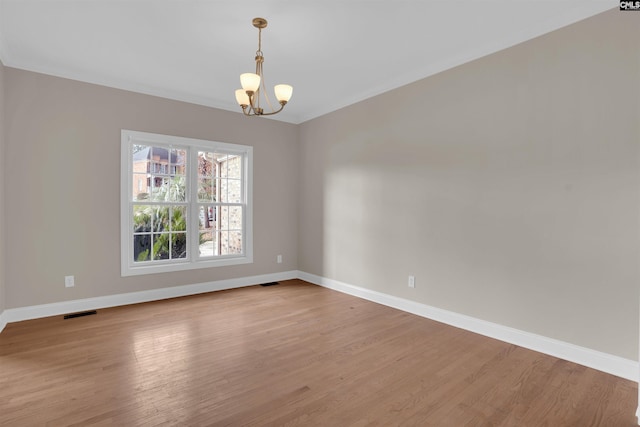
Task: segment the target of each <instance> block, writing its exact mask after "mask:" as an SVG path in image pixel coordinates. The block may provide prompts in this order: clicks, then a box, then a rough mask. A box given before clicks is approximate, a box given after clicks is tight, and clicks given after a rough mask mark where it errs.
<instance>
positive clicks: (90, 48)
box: [0, 0, 618, 123]
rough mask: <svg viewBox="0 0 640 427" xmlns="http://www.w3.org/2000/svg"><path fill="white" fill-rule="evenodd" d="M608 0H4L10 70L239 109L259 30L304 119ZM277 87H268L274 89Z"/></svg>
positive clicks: (275, 72)
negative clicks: (262, 24)
mask: <svg viewBox="0 0 640 427" xmlns="http://www.w3.org/2000/svg"><path fill="white" fill-rule="evenodd" d="M617 5H618V2H617V1H610V0H464V1H459V0H458V1H456V0H422V1H418V0H413V1H411V0H396V1H390V0H387V1H365V0H344V1H336V0H308V1H305V0H288V1H285V0H281V1H269V0H261V1H257V0H228V1H214V0H197V1H196V0H126V1H125V0H0V59H2V62H3V63H4V64H5V65H6V66H9V67H14V68H20V69H25V70H31V71H37V72H40V73H45V74H51V75H55V76H60V77H66V78H71V79H76V80H81V81H86V82H90V83H97V84H102V85H106V86H111V87H116V88H121V89H127V90H132V91H136V92H142V93H147V94H152V95H158V96H163V97H167V98H172V99H178V100H182V101H188V102H193V103H197V104H202V105H207V106H212V107H217V108H222V109H225V110H231V111H239V107H238V106H237V104H236V103H235V97H234V90H235V89H236V88H239V87H240V82H239V78H238V76H239V74H240V73H242V72H250V71H253V70H254V68H255V65H254V56H255V51H256V49H257V43H258V41H257V39H258V31H257V30H256V29H255V28H254V27H253V26H252V25H251V20H252V19H253V18H254V17H257V16H260V17H264V18H266V19H267V20H268V21H269V26H268V27H267V28H266V29H265V30H263V33H262V50H263V52H264V56H265V63H264V72H265V81H266V83H267V85H268V87H272V86H273V85H275V84H277V83H289V84H291V85H293V87H294V91H293V97H292V99H291V102H290V103H289V104H288V105H287V106H286V108H285V111H284V112H282V113H280V114H278V115H276V116H273V117H274V118H276V119H279V120H283V121H287V122H292V123H300V122H303V121H305V120H309V119H311V118H314V117H317V116H320V115H322V114H325V113H328V112H330V111H333V110H336V109H338V108H341V107H344V106H347V105H350V104H352V103H355V102H358V101H361V100H363V99H366V98H368V97H371V96H373V95H377V94H379V93H382V92H385V91H387V90H390V89H393V88H396V87H398V86H402V85H405V84H407V83H410V82H413V81H416V80H419V79H421V78H424V77H427V76H429V75H432V74H435V73H437V72H440V71H443V70H446V69H448V68H451V67H454V66H457V65H460V64H462V63H464V62H468V61H470V60H473V59H475V58H478V57H481V56H484V55H487V54H490V53H492V52H495V51H498V50H501V49H504V48H506V47H509V46H512V45H514V44H517V43H520V42H522V41H525V40H528V39H531V38H533V37H536V36H538V35H541V34H544V33H546V32H549V31H552V30H554V29H557V28H560V27H562V26H565V25H568V24H571V23H573V22H576V21H579V20H581V19H584V18H587V17H589V16H592V15H595V14H597V13H600V12H603V11H605V10H607V9H610V8H613V7H617ZM269 90H271V89H269Z"/></svg>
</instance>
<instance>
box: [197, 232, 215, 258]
mask: <svg viewBox="0 0 640 427" xmlns="http://www.w3.org/2000/svg"><path fill="white" fill-rule="evenodd" d="M216 235H217V233H216V232H215V231H208V232H204V233H202V232H201V233H200V246H199V248H200V256H203V257H204V256H214V255H218V248H217V239H216Z"/></svg>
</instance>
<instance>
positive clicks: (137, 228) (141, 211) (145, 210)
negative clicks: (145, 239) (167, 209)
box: [133, 205, 153, 233]
mask: <svg viewBox="0 0 640 427" xmlns="http://www.w3.org/2000/svg"><path fill="white" fill-rule="evenodd" d="M152 215H153V213H152V210H151V208H149V206H144V205H133V232H134V233H144V232H149V231H151V217H152Z"/></svg>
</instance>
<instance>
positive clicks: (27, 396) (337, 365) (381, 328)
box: [0, 280, 638, 427]
mask: <svg viewBox="0 0 640 427" xmlns="http://www.w3.org/2000/svg"><path fill="white" fill-rule="evenodd" d="M637 394H638V391H637V385H636V384H635V383H633V382H631V381H627V380H624V379H620V378H617V377H614V376H611V375H607V374H604V373H602V372H599V371H595V370H593V369H589V368H585V367H583V366H580V365H576V364H573V363H570V362H566V361H563V360H560V359H556V358H554V357H550V356H545V355H543V354H540V353H536V352H534V351H530V350H526V349H523V348H520V347H517V346H514V345H510V344H506V343H503V342H500V341H496V340H493V339H490V338H486V337H483V336H479V335H475V334H473V333H470V332H466V331H464V330H460V329H457V328H453V327H450V326H446V325H443V324H440V323H437V322H434V321H430V320H427V319H424V318H421V317H418V316H414V315H411V314H408V313H404V312H401V311H398V310H395V309H392V308H388V307H385V306H382V305H378V304H375V303H372V302H368V301H365V300H360V299H358V298H355V297H351V296H349V295H344V294H341V293H338V292H335V291H331V290H328V289H324V288H321V287H318V286H314V285H310V284H308V283H305V282H302V281H299V280H291V281H286V282H281V283H280V284H279V285H277V286H270V287H261V286H253V287H248V288H241V289H235V290H230V291H223V292H215V293H210V294H204V295H199V296H193V297H186V298H177V299H172V300H165V301H158V302H153V303H146V304H138V305H133V306H127V307H118V308H111V309H104V310H99V311H98V314H97V315H94V316H87V317H80V318H75V319H68V320H63V319H62V316H60V317H56V318H46V319H38V320H31V321H25V322H20V323H13V324H9V325H8V326H7V327H6V329H5V330H4V331H3V332H2V333H1V334H0V425H2V426H37V425H51V426H68V425H72V426H94V425H95V426H98V425H99V426H105V425H117V426H156V425H180V426H199V425H211V426H281V425H286V426H396V425H398V426H438V427H441V426H456V427H459V426H554V427H556V426H580V427H584V426H612V427H626V426H628V427H631V426H636V425H637V424H636V418H635V416H634V413H635V409H636V397H637Z"/></svg>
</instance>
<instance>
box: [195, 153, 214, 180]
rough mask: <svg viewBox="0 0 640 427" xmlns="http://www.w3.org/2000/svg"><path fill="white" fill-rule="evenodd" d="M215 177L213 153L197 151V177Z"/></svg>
mask: <svg viewBox="0 0 640 427" xmlns="http://www.w3.org/2000/svg"><path fill="white" fill-rule="evenodd" d="M214 176H216V164H215V161H214V155H213V153H210V152H207V151H198V177H203V178H213V177H214Z"/></svg>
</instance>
